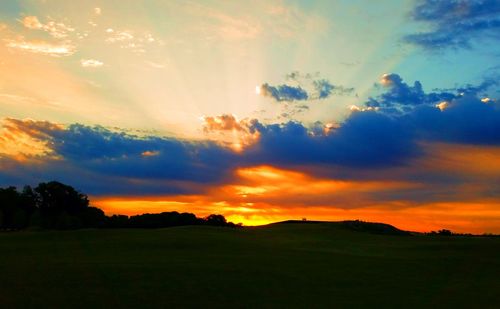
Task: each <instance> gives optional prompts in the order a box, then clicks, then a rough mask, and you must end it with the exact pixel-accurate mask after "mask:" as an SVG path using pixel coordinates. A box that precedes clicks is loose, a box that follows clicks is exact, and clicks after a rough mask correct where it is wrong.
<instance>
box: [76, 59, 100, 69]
mask: <svg viewBox="0 0 500 309" xmlns="http://www.w3.org/2000/svg"><path fill="white" fill-rule="evenodd" d="M80 64H81V65H82V67H84V68H98V67H102V66H103V65H104V63H103V62H102V61H99V60H96V59H82V60H80Z"/></svg>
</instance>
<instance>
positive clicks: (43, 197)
mask: <svg viewBox="0 0 500 309" xmlns="http://www.w3.org/2000/svg"><path fill="white" fill-rule="evenodd" d="M181 225H211V226H228V227H237V226H240V225H241V224H234V223H232V222H228V221H227V220H226V218H224V216H222V215H218V214H212V215H209V216H208V217H206V218H198V217H196V216H195V215H194V214H192V213H179V212H176V211H173V212H163V213H158V214H149V213H147V214H141V215H135V216H130V217H129V216H125V215H112V216H106V215H105V214H104V212H103V211H102V210H101V209H99V208H97V207H92V206H90V201H89V199H88V196H87V195H86V194H83V193H81V192H79V191H77V190H76V189H75V188H73V187H71V186H69V185H65V184H63V183H60V182H57V181H51V182H47V183H45V182H44V183H40V184H38V186H36V187H34V188H33V187H31V186H25V187H24V188H23V189H22V190H21V191H19V190H18V189H17V188H16V187H13V186H11V187H7V188H0V229H2V230H22V229H28V228H43V229H60V230H67V229H79V228H162V227H171V226H181Z"/></svg>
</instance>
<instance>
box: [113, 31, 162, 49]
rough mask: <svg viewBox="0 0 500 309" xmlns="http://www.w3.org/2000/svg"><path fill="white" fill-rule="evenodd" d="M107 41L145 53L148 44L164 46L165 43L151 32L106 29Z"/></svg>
mask: <svg viewBox="0 0 500 309" xmlns="http://www.w3.org/2000/svg"><path fill="white" fill-rule="evenodd" d="M106 35H107V38H106V40H105V41H106V42H107V43H110V44H119V46H120V48H123V49H129V50H131V51H132V52H135V53H144V52H146V48H147V46H148V45H151V44H156V45H158V46H162V45H164V44H165V43H164V42H163V41H162V40H159V39H157V38H155V37H154V36H153V35H152V34H151V33H149V32H142V33H138V32H136V31H131V30H116V29H113V28H107V29H106Z"/></svg>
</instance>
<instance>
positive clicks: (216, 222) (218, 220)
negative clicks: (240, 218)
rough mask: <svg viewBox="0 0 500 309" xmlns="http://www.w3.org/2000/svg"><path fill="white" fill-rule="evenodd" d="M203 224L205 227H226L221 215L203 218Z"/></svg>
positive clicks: (224, 219)
mask: <svg viewBox="0 0 500 309" xmlns="http://www.w3.org/2000/svg"><path fill="white" fill-rule="evenodd" d="M205 223H206V224H207V225H213V226H226V225H227V221H226V218H224V216H223V215H214V214H212V215H210V216H208V217H206V218H205Z"/></svg>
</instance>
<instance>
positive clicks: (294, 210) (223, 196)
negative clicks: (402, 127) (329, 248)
mask: <svg viewBox="0 0 500 309" xmlns="http://www.w3.org/2000/svg"><path fill="white" fill-rule="evenodd" d="M235 174H236V175H237V178H236V180H235V183H232V184H227V185H222V186H219V187H215V188H212V189H211V190H209V191H208V192H206V193H205V194H203V195H178V196H150V197H103V198H99V197H96V198H94V199H93V203H94V204H95V205H96V206H98V207H99V208H101V209H103V210H104V211H105V213H106V214H108V215H110V214H124V215H129V216H130V215H137V214H142V213H159V212H164V211H178V212H191V213H194V214H196V215H197V216H200V217H205V216H208V215H209V214H213V213H217V214H222V215H224V216H225V217H226V218H227V219H228V220H229V221H232V222H234V223H243V225H246V226H256V225H264V224H269V223H273V222H279V221H286V220H301V219H302V218H307V220H320V221H341V220H356V219H359V220H363V221H375V222H383V223H388V224H392V225H394V226H396V227H398V228H400V229H403V230H411V231H417V232H429V231H431V230H439V229H443V228H446V229H450V230H452V231H454V232H460V233H476V234H481V233H500V210H499V209H498V202H496V201H494V200H482V201H475V202H440V203H436V202H434V203H427V204H419V205H416V204H415V203H412V202H408V201H388V202H385V203H382V202H377V201H374V200H372V199H370V193H374V192H380V191H383V190H393V189H403V188H412V187H416V186H417V185H418V184H412V183H408V182H385V181H379V182H376V181H337V180H328V179H319V178H315V177H312V176H310V175H307V174H305V173H301V172H297V171H289V170H283V169H278V168H274V167H271V166H258V167H251V168H240V169H238V170H236V172H235ZM328 200H330V201H338V202H337V203H335V202H332V203H329V204H327V203H326V202H327V201H328Z"/></svg>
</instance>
